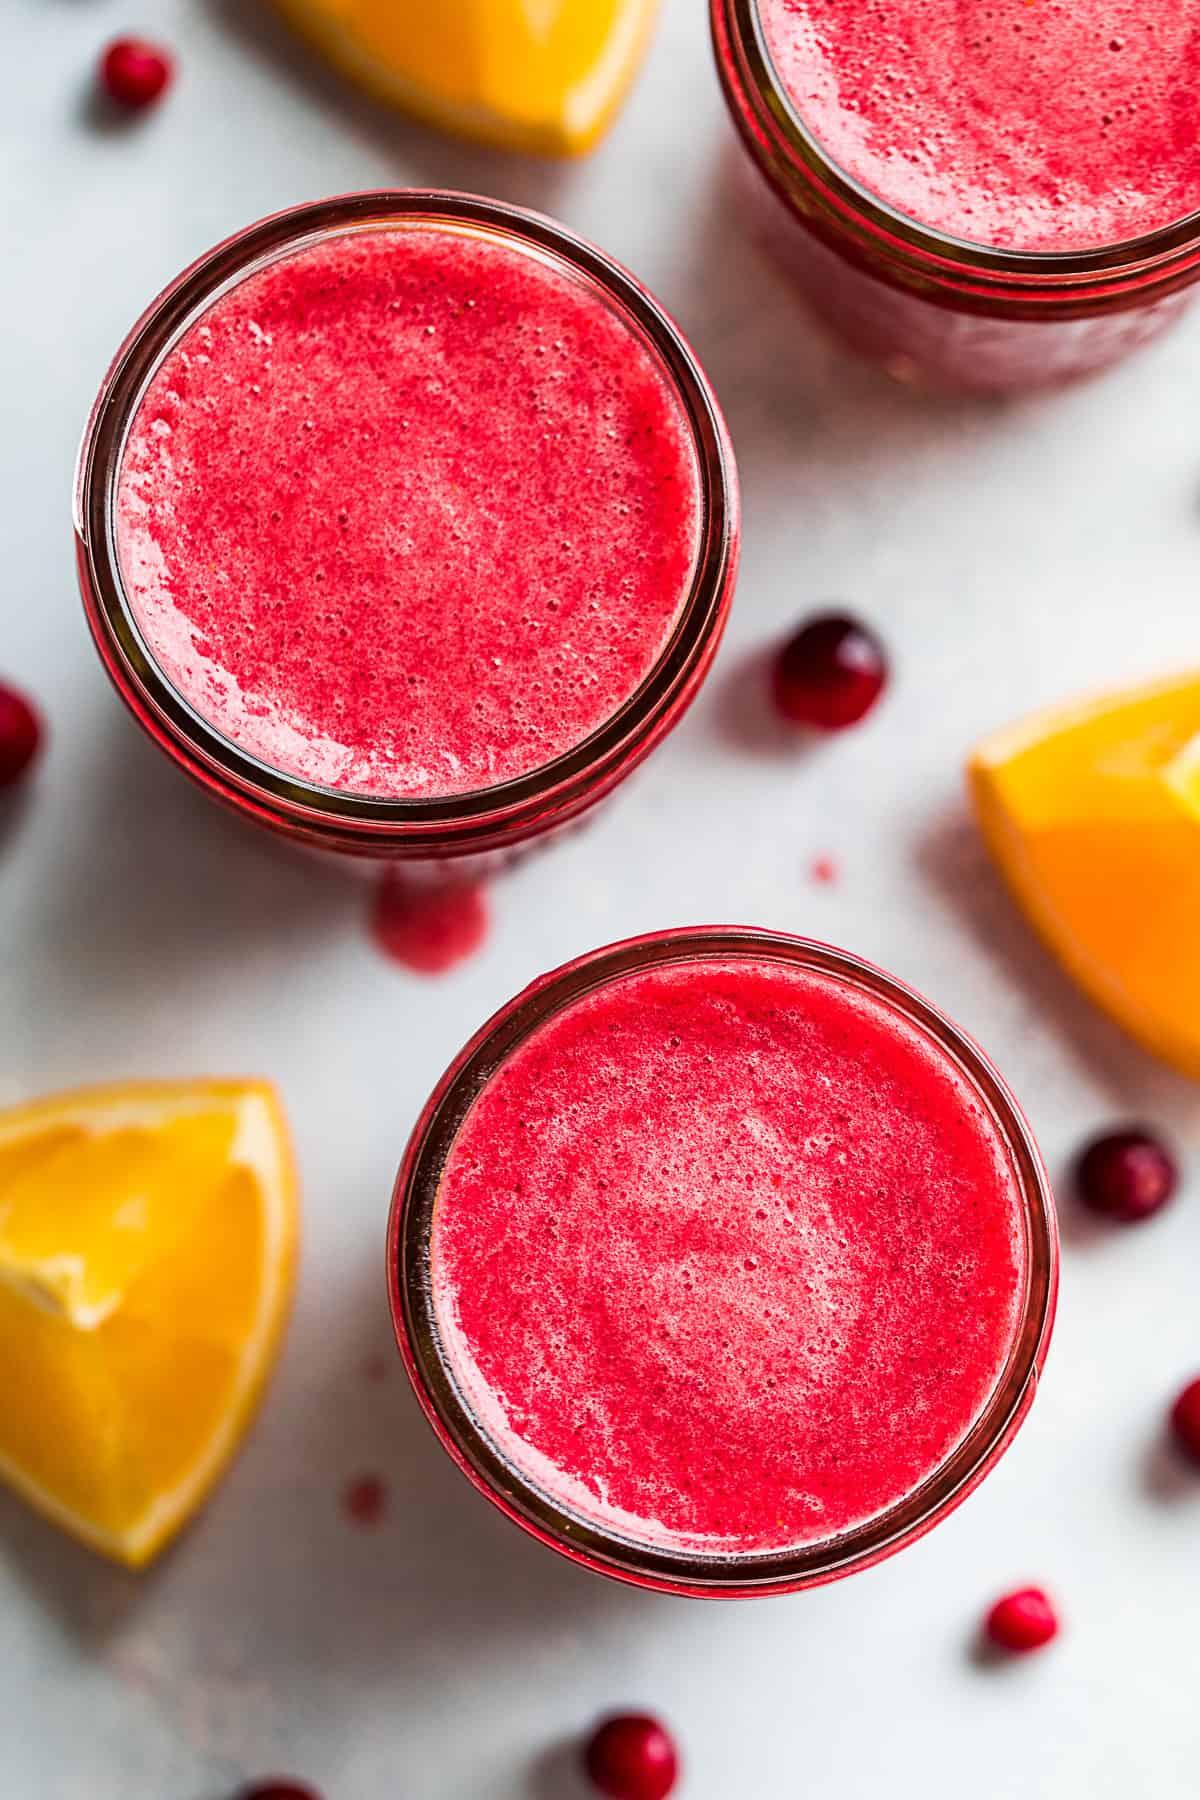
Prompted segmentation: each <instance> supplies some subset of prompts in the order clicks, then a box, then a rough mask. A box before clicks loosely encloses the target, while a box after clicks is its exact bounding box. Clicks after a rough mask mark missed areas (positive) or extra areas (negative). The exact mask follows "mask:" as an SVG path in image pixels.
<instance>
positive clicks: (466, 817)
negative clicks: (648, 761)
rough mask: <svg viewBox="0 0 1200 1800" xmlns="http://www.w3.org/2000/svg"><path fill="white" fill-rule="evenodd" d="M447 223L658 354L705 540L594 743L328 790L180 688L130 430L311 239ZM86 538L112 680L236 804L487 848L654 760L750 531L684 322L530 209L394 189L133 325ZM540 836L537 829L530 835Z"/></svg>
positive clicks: (169, 296)
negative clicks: (203, 329) (360, 789)
mask: <svg viewBox="0 0 1200 1800" xmlns="http://www.w3.org/2000/svg"><path fill="white" fill-rule="evenodd" d="M439 223H440V224H443V225H445V226H446V227H447V228H449V229H457V230H460V231H461V230H467V231H471V230H474V231H477V232H479V233H481V234H483V235H491V236H493V237H495V238H498V239H502V240H508V241H510V242H512V241H514V240H515V242H516V243H517V244H518V246H519V247H520V248H521V249H522V250H524V251H526V252H528V253H531V254H533V255H536V256H538V257H540V258H541V259H542V260H544V261H547V262H549V263H550V264H552V265H553V266H556V267H559V268H561V269H563V270H565V271H566V272H567V273H568V274H570V275H571V276H572V277H573V278H574V279H576V280H578V281H581V282H583V283H584V284H586V285H588V286H590V287H591V288H592V290H593V291H595V292H596V293H597V294H598V296H599V297H600V298H601V299H602V301H603V303H604V304H606V305H607V306H609V307H610V308H611V310H612V311H613V312H614V314H616V315H617V316H619V317H620V318H621V319H622V321H623V323H625V324H626V325H627V326H628V328H629V329H630V331H631V332H632V333H633V334H634V336H635V337H636V338H637V339H638V341H639V342H641V343H642V344H643V345H644V346H645V347H646V349H647V350H648V351H649V353H650V354H651V355H652V356H653V357H654V359H655V361H656V363H657V364H658V366H659V367H660V368H661V369H662V371H663V373H664V375H665V376H666V378H667V380H668V381H669V383H670V386H671V390H672V393H673V395H674V396H675V398H676V400H677V401H678V403H679V407H680V411H681V413H682V415H683V418H684V420H685V422H686V426H687V429H688V433H689V437H690V440H691V443H692V447H693V453H694V457H695V464H696V469H697V475H698V480H699V490H700V509H699V510H700V526H699V537H698V545H697V551H696V556H695V561H694V564H693V570H692V578H691V584H690V587H689V589H688V592H687V593H686V594H685V595H684V597H683V599H682V602H681V604H680V608H679V612H678V615H677V618H676V622H675V626H674V628H673V630H672V632H671V635H670V637H669V638H668V640H667V642H666V644H665V645H664V646H663V648H662V649H661V650H660V652H659V654H658V656H657V658H656V659H655V661H654V663H653V665H652V667H651V668H650V670H649V671H648V673H647V674H646V676H645V677H644V679H643V680H642V682H641V683H640V685H639V686H638V687H637V688H636V689H635V690H634V692H633V693H632V694H631V695H630V696H628V698H627V699H626V700H625V702H624V703H623V704H622V705H621V706H620V707H619V708H618V709H617V710H616V711H615V712H614V713H613V714H612V715H611V716H610V717H609V718H608V719H606V720H604V721H603V722H602V723H601V724H600V725H599V726H598V727H597V728H596V729H595V730H594V731H593V732H591V733H590V734H589V735H588V736H587V737H586V738H584V739H583V740H582V741H581V742H580V743H579V744H577V745H575V746H574V747H573V748H571V749H570V750H568V751H566V752H564V753H563V754H562V755H560V756H558V757H556V758H554V759H553V760H552V761H550V762H548V763H545V764H543V765H541V766H540V767H538V768H536V769H533V770H531V771H529V772H528V773H527V774H525V775H522V776H519V777H517V778H515V779H512V780H509V781H506V782H503V783H497V784H496V785H495V786H492V787H484V788H478V789H474V790H470V791H468V792H466V793H463V794H454V795H446V796H433V797H426V798H421V799H398V798H393V797H385V796H376V795H370V794H359V793H356V792H353V791H349V790H341V789H335V788H327V787H322V786H319V785H317V784H314V783H309V782H306V781H304V780H303V779H301V778H300V777H297V776H293V775H289V774H287V773H286V772H285V771H282V770H279V769H276V768H273V767H271V766H270V765H269V764H267V763H265V762H263V761H262V760H260V759H259V758H257V757H255V756H253V755H251V754H249V753H247V752H246V751H244V750H242V749H241V748H240V747H239V746H238V745H237V744H235V743H234V742H233V741H232V740H230V739H229V738H227V737H225V736H224V735H223V734H222V733H221V731H220V729H219V727H218V726H216V725H214V724H213V723H212V722H210V721H209V720H206V719H205V718H203V717H202V716H201V715H200V713H199V712H198V711H196V709H195V708H194V707H192V706H191V705H190V704H189V702H188V701H187V700H186V699H185V698H184V696H183V695H182V694H181V693H180V692H179V690H178V689H177V688H176V687H175V686H174V684H173V683H172V682H171V681H170V680H168V678H167V676H166V675H165V673H164V672H163V670H162V668H161V667H160V665H159V663H158V661H157V659H156V658H155V656H154V654H153V652H152V651H151V649H150V648H149V645H148V644H147V642H146V640H145V637H144V634H143V633H142V631H141V630H140V628H139V626H138V624H137V622H136V620H135V618H134V615H133V610H132V607H131V606H130V604H129V601H128V598H127V596H126V594H125V591H124V583H123V581H122V578H121V572H120V565H119V559H118V555H117V550H116V543H115V497H116V490H117V484H118V481H119V477H120V468H121V459H122V456H123V452H124V446H125V441H126V437H127V434H128V430H129V428H130V425H131V424H132V421H133V418H134V416H135V415H136V412H137V408H138V406H139V405H140V403H141V400H142V398H143V396H144V394H145V391H146V387H147V385H148V383H149V381H150V380H151V379H152V377H153V375H154V373H155V372H156V370H157V369H158V368H159V367H160V366H161V363H162V360H163V358H164V357H165V356H166V355H167V354H168V352H169V351H170V349H171V348H172V347H173V345H174V344H175V343H177V342H178V340H179V338H180V336H181V335H182V334H183V333H184V332H185V331H186V330H187V329H188V328H189V327H190V326H191V325H193V324H194V323H195V322H196V321H197V320H198V319H199V318H200V317H202V316H203V314H204V313H205V312H206V311H207V310H208V308H209V307H210V306H211V305H213V304H214V302H215V301H216V300H217V299H218V298H219V297H220V295H221V294H223V293H224V292H226V291H227V290H228V289H229V288H231V287H233V286H235V285H237V284H238V283H240V282H241V281H243V280H245V279H246V278H247V276H249V275H250V274H252V273H254V272H255V271H256V270H257V269H258V268H261V267H263V266H265V265H266V264H269V263H271V262H273V261H277V260H279V259H281V258H283V257H285V256H287V255H289V254H291V253H293V252H294V251H296V250H298V249H300V248H302V247H303V246H304V245H306V244H308V243H311V242H319V241H323V240H325V239H327V238H330V237H334V236H338V235H343V234H347V233H351V232H359V231H361V232H369V231H372V230H386V229H391V228H396V227H402V226H405V225H412V224H428V225H430V226H434V227H436V226H437V225H438V224H439ZM74 516H75V531H76V537H77V542H78V553H79V559H80V567H81V576H82V578H83V586H84V594H85V602H86V603H87V606H88V616H89V623H90V625H91V628H92V631H93V635H94V636H95V637H96V639H97V643H98V646H99V648H100V649H101V653H102V655H103V657H104V660H105V662H106V663H107V664H108V666H109V669H110V672H111V673H113V675H114V679H116V680H117V685H118V687H119V688H120V689H121V691H122V693H123V694H125V696H126V697H127V698H130V697H131V696H132V699H131V703H132V704H133V706H134V711H135V712H136V713H138V715H139V717H143V718H144V719H145V718H148V719H150V720H152V721H153V730H154V731H155V733H156V735H158V734H161V736H162V737H163V738H165V740H166V741H167V742H168V743H169V745H170V746H171V748H172V750H173V751H174V753H175V754H176V755H177V756H178V757H180V759H181V760H182V761H183V762H184V765H185V766H186V767H189V768H191V769H192V770H194V771H197V772H199V773H200V774H201V777H202V779H205V780H207V781H209V782H214V783H215V784H216V785H217V787H218V788H219V789H221V788H223V789H225V790H226V791H227V792H229V793H230V794H231V796H232V797H234V798H236V799H239V800H241V801H242V802H246V801H248V802H249V803H250V804H251V805H254V806H258V807H260V808H262V809H263V810H265V811H267V812H274V811H280V812H282V813H283V814H284V815H286V816H287V817H288V818H289V819H291V820H292V821H294V822H296V823H299V824H300V825H302V826H303V825H309V826H315V827H317V828H320V826H321V825H322V824H324V825H327V826H329V827H331V828H332V829H333V830H335V831H338V832H341V833H343V834H350V835H354V834H356V833H358V834H361V836H362V838H363V841H364V844H369V843H370V841H371V840H372V839H375V838H377V837H378V836H380V835H386V834H405V833H411V835H412V838H413V844H414V849H416V850H419V851H424V852H425V853H430V846H431V845H432V846H433V848H432V853H434V854H436V853H438V852H439V850H440V849H442V848H445V847H446V845H444V844H440V843H438V842H435V840H447V842H450V841H454V842H457V840H458V839H461V840H462V844H461V846H458V847H462V848H466V849H470V848H472V847H474V840H476V839H478V838H482V837H485V836H487V834H489V833H495V832H497V831H503V832H507V831H510V830H511V831H514V833H515V834H516V835H525V829H529V830H536V829H537V828H538V826H537V823H536V821H538V820H540V819H542V818H543V817H544V816H545V815H546V813H547V812H548V811H549V810H550V809H556V810H557V809H562V810H565V812H566V813H568V814H569V813H570V812H573V811H576V810H579V807H580V806H581V805H583V804H586V803H587V801H588V800H589V799H590V798H592V797H593V796H594V795H596V794H598V793H600V792H603V791H604V790H605V788H606V787H607V786H609V785H611V782H612V780H613V779H614V778H615V774H614V771H616V770H619V769H620V768H622V767H624V765H625V763H626V760H627V759H632V758H636V757H639V756H640V755H642V754H644V753H645V751H646V750H647V749H649V748H650V747H651V746H652V744H653V743H654V742H656V741H657V738H658V736H659V735H661V733H662V731H663V730H664V729H666V727H667V726H668V725H669V724H670V722H671V721H672V719H673V717H674V716H675V709H676V708H677V706H678V705H679V704H681V703H682V702H683V701H685V700H686V699H687V698H690V697H691V695H692V693H694V691H695V686H696V684H697V682H698V680H699V678H700V676H701V675H702V674H703V672H704V671H705V669H706V668H707V666H708V663H709V661H710V660H711V657H712V655H713V653H714V652H715V649H716V646H717V643H718V641H719V638H720V634H721V630H722V629H723V626H724V622H725V615H726V613H727V610H728V604H729V597H730V590H731V586H732V577H733V573H734V571H735V569H736V562H737V550H738V541H739V526H740V499H739V492H738V482H737V470H736V464H735V461H734V456H733V450H732V446H731V444H730V442H729V436H728V432H727V430H726V427H725V423H724V419H723V417H722V414H721V410H720V407H719V405H718V402H717V400H716V397H715V395H714V393H713V391H712V388H711V385H710V383H709V381H708V378H707V376H706V375H705V373H704V371H703V369H702V368H701V367H700V364H699V363H698V361H697V360H696V357H695V356H694V354H693V352H692V350H691V348H690V346H689V345H688V343H687V341H686V339H685V338H684V336H683V334H682V333H681V332H680V331H679V329H678V327H677V326H676V325H675V323H674V321H673V320H672V319H671V317H670V316H669V315H668V313H667V312H666V311H665V310H664V309H663V308H662V307H661V306H660V305H659V303H658V302H657V300H655V299H654V297H653V296H652V295H651V294H649V293H648V292H647V291H646V290H645V289H644V288H643V287H642V286H641V284H640V283H639V282H638V281H637V280H636V279H635V277H634V276H632V275H631V274H630V273H629V271H628V270H626V269H625V268H624V267H623V266H622V265H621V264H620V263H618V262H616V261H615V260H614V259H613V258H612V257H610V256H608V255H607V254H606V253H605V252H603V251H602V250H600V249H598V248H597V247H596V246H594V245H593V244H591V243H589V242H588V241H587V240H586V239H585V238H582V237H579V236H578V235H577V234H575V233H574V232H572V231H570V230H568V229H567V227H565V226H563V225H560V224H559V223H558V222H557V221H555V220H552V219H549V218H546V217H544V216H543V215H542V214H540V213H536V212H532V211H529V210H527V209H525V208H522V207H516V206H510V205H508V204H506V203H504V202H501V201H497V200H491V199H487V198H484V197H482V196H478V195H473V194H460V193H454V192H450V191H443V190H438V189H416V188H412V189H380V190H371V191H366V192H362V193H352V194H344V195H338V196H334V197H333V198H330V199H326V200H318V201H313V202H309V203H306V204H304V205H300V206H295V207H289V208H287V209H286V210H284V211H282V212H279V213H274V214H271V215H270V216H269V217H267V218H265V219H260V220H258V221H257V222H256V223H254V224H252V225H249V226H247V227H246V228H245V229H243V230H241V231H239V232H237V233H235V234H234V235H233V236H232V237H229V238H227V239H225V240H224V241H223V242H221V243H220V244H217V245H216V246H215V247H214V248H213V249H211V250H209V251H208V252H206V253H205V254H204V255H203V256H201V257H199V258H198V259H197V260H196V261H195V262H193V263H192V264H190V265H189V267H188V268H186V269H185V270H184V271H183V272H182V273H181V274H180V275H179V276H177V277H176V279H175V280H174V281H173V282H171V283H170V284H169V285H168V286H167V287H166V288H165V289H163V291H162V292H161V293H160V294H159V295H158V296H157V298H156V299H155V300H154V301H152V302H151V304H150V306H149V307H148V308H147V309H146V311H145V312H144V313H143V314H142V316H141V317H140V319H139V320H138V321H137V322H136V323H135V325H134V326H133V328H132V330H131V331H130V332H129V334H128V335H127V337H126V338H125V341H124V343H123V344H122V345H121V348H120V349H119V350H118V352H117V355H116V357H115V358H114V360H113V363H112V365H111V367H110V368H109V371H108V373H107V375H106V377H105V379H104V382H103V385H102V387H101V389H100V392H99V394H98V396H97V398H96V401H95V404H94V406H93V408H92V412H91V415H90V417H89V420H88V424H87V427H86V430H85V432H84V436H83V441H82V443H81V445H80V450H79V456H78V461H77V465H76V475H75V503H74ZM531 822H532V823H531Z"/></svg>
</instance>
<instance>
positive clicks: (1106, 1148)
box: [1075, 1128, 1179, 1225]
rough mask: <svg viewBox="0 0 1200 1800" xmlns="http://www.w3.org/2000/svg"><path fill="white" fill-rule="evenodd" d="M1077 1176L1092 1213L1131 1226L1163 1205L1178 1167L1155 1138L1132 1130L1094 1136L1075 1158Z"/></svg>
mask: <svg viewBox="0 0 1200 1800" xmlns="http://www.w3.org/2000/svg"><path fill="white" fill-rule="evenodd" d="M1075 1179H1076V1184H1077V1186H1078V1188H1079V1197H1080V1199H1081V1200H1082V1201H1083V1203H1084V1205H1085V1206H1086V1207H1088V1209H1089V1210H1090V1211H1091V1212H1094V1213H1100V1214H1102V1215H1103V1217H1104V1218H1106V1219H1116V1220H1119V1221H1120V1222H1121V1223H1122V1224H1126V1225H1132V1224H1136V1223H1137V1222H1138V1221H1139V1220H1141V1219H1148V1218H1150V1217H1151V1215H1152V1214H1153V1213H1156V1212H1158V1210H1159V1208H1160V1207H1163V1206H1165V1205H1166V1203H1167V1201H1168V1200H1169V1199H1170V1198H1171V1196H1172V1194H1173V1193H1174V1192H1175V1189H1176V1187H1177V1185H1178V1182H1179V1171H1178V1169H1177V1168H1176V1166H1175V1159H1174V1157H1172V1155H1171V1154H1170V1152H1169V1151H1168V1150H1167V1149H1166V1147H1165V1145H1163V1143H1162V1142H1161V1141H1160V1140H1159V1139H1158V1138H1156V1137H1154V1136H1153V1135H1152V1134H1151V1133H1150V1132H1148V1131H1143V1130H1140V1129H1137V1128H1130V1129H1128V1130H1125V1131H1111V1132H1106V1133H1105V1134H1104V1136H1103V1137H1098V1138H1094V1139H1093V1140H1092V1142H1091V1143H1090V1144H1088V1145H1087V1147H1086V1149H1085V1150H1084V1151H1083V1154H1082V1155H1081V1156H1080V1158H1079V1162H1078V1164H1077V1167H1076V1171H1075Z"/></svg>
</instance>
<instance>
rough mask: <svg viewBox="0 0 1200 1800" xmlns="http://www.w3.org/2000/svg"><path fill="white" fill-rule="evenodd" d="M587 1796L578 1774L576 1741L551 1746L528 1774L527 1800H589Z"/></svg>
mask: <svg viewBox="0 0 1200 1800" xmlns="http://www.w3.org/2000/svg"><path fill="white" fill-rule="evenodd" d="M590 1793H591V1789H589V1788H588V1786H587V1784H586V1783H585V1781H584V1779H583V1776H582V1775H581V1774H580V1772H579V1743H578V1740H577V1739H568V1740H566V1741H564V1742H563V1743H561V1744H555V1745H553V1746H552V1747H551V1748H550V1749H549V1750H547V1751H546V1753H545V1755H543V1756H540V1757H539V1758H538V1760H537V1762H536V1763H535V1764H534V1766H533V1769H532V1771H531V1773H530V1777H529V1800H588V1796H589V1795H590Z"/></svg>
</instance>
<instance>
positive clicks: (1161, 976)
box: [968, 671, 1200, 1079]
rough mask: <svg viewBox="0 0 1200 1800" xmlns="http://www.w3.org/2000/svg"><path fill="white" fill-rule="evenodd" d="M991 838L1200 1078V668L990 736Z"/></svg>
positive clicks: (1088, 956)
mask: <svg viewBox="0 0 1200 1800" xmlns="http://www.w3.org/2000/svg"><path fill="white" fill-rule="evenodd" d="M968 775H969V782H970V788H971V793H972V797H973V800H974V805H975V810H976V813H977V816H978V819H979V823H980V826H981V828H982V831H983V835H984V837H985V839H986V841H987V844H988V846H989V848H990V850H991V852H992V855H993V856H994V857H995V860H996V862H997V863H998V864H999V867H1000V869H1001V871H1002V872H1003V874H1004V877H1005V879H1006V881H1007V882H1008V885H1009V887H1010V888H1011V890H1012V892H1013V894H1014V895H1015V896H1016V899H1017V900H1018V902H1019V903H1020V905H1021V906H1022V907H1023V908H1024V910H1025V912H1026V914H1027V915H1028V917H1029V918H1030V919H1031V920H1032V922H1033V924H1034V925H1035V926H1036V927H1037V929H1038V931H1039V932H1040V933H1041V935H1042V937H1043V938H1044V939H1045V940H1046V942H1047V944H1048V945H1049V946H1050V948H1051V949H1052V950H1053V951H1054V953H1055V955H1056V956H1057V957H1058V958H1059V959H1060V961H1061V962H1062V963H1063V964H1064V966H1065V967H1066V968H1067V969H1068V970H1069V972H1070V973H1071V974H1072V975H1073V976H1074V977H1075V979H1076V980H1077V981H1078V982H1079V984H1080V986H1081V987H1083V988H1084V989H1085V990H1086V991H1087V993H1088V994H1089V995H1090V996H1091V998H1092V999H1093V1000H1094V1001H1095V1002H1096V1004H1097V1005H1098V1006H1101V1007H1103V1009H1104V1011H1105V1012H1107V1013H1108V1014H1110V1015H1111V1017H1112V1018H1114V1019H1116V1020H1117V1022H1118V1023H1119V1024H1121V1025H1122V1026H1124V1028H1125V1029H1126V1030H1127V1031H1128V1032H1130V1033H1131V1034H1132V1036H1133V1037H1135V1038H1136V1039H1137V1040H1138V1041H1139V1042H1140V1043H1141V1044H1143V1045H1144V1046H1145V1048H1146V1049H1148V1050H1150V1051H1151V1052H1153V1053H1154V1054H1155V1055H1156V1056H1159V1057H1162V1058H1163V1059H1164V1060H1165V1061H1166V1062H1169V1063H1171V1064H1173V1065H1174V1067H1175V1068H1177V1069H1180V1070H1182V1071H1183V1072H1184V1073H1185V1074H1187V1075H1190V1076H1193V1077H1194V1078H1196V1079H1200V671H1190V672H1189V673H1187V674H1186V675H1181V676H1177V677H1175V678H1173V679H1171V680H1166V681H1161V682H1157V683H1153V684H1150V685H1146V686H1141V687H1136V688H1130V689H1127V690H1124V691H1122V692H1119V693H1113V694H1108V695H1103V696H1101V697H1099V698H1097V699H1093V700H1090V701H1082V702H1079V703H1077V704H1075V705H1071V706H1066V707H1062V708H1057V709H1054V710H1052V711H1049V712H1043V713H1039V714H1036V715H1035V716H1034V717H1032V718H1029V719H1026V720H1024V721H1023V722H1022V723H1020V724H1018V725H1014V726H1012V727H1010V728H1009V729H1008V730H1005V731H1000V732H997V733H996V734H995V735H994V736H992V737H989V738H987V739H985V740H984V742H983V743H981V744H979V745H978V746H977V747H976V749H975V750H974V752H973V753H972V756H971V759H970V763H969V769H968Z"/></svg>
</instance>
